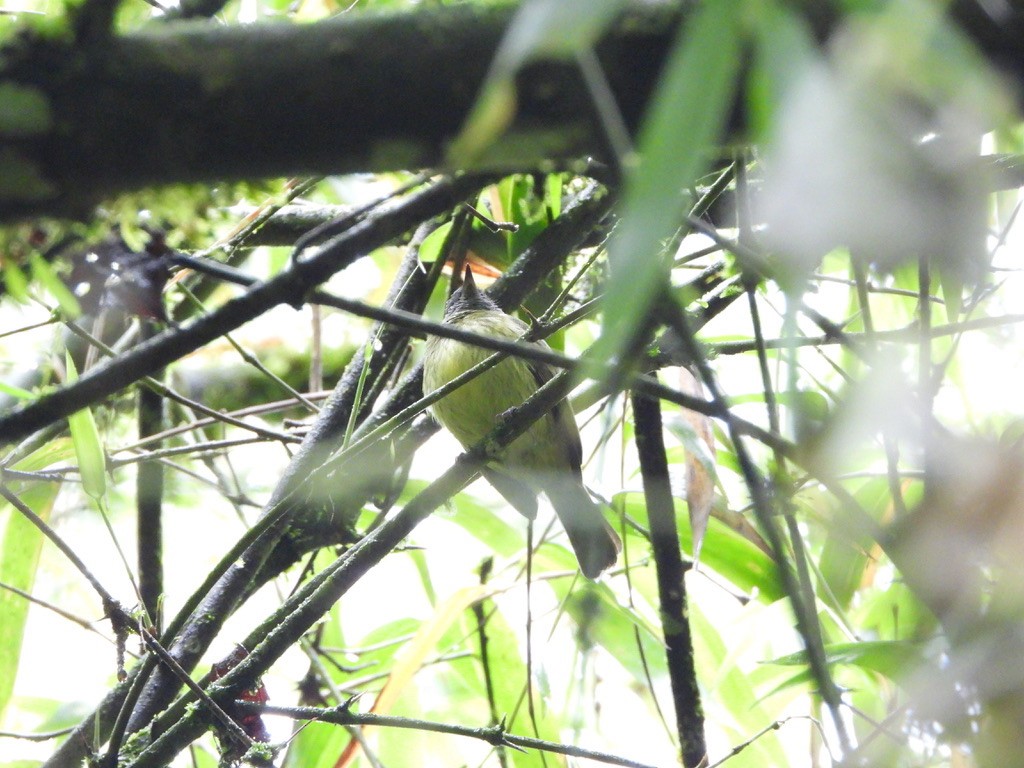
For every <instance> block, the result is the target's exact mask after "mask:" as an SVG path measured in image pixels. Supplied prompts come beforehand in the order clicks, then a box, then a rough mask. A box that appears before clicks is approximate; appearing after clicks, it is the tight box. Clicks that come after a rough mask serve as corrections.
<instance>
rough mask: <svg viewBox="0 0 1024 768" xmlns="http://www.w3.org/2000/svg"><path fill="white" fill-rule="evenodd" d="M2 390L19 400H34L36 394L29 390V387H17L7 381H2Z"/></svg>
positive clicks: (0, 390)
mask: <svg viewBox="0 0 1024 768" xmlns="http://www.w3.org/2000/svg"><path fill="white" fill-rule="evenodd" d="M0 392H2V393H4V394H5V395H10V396H11V397H15V398H17V399H18V400H32V399H34V398H35V395H34V394H32V393H31V392H29V391H28V390H27V389H22V388H21V387H16V386H14V385H13V384H7V383H6V382H3V381H0Z"/></svg>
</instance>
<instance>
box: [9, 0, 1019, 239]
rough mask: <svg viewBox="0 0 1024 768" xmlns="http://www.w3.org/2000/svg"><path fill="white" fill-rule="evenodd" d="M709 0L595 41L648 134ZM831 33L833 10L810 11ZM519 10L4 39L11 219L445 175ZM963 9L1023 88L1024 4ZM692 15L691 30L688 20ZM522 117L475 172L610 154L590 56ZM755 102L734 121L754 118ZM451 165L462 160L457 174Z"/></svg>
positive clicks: (621, 97)
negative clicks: (205, 194) (353, 175)
mask: <svg viewBox="0 0 1024 768" xmlns="http://www.w3.org/2000/svg"><path fill="white" fill-rule="evenodd" d="M694 4H695V0H685V1H681V2H678V3H655V2H648V3H643V4H637V5H635V6H632V7H631V9H630V10H629V11H628V12H626V13H625V14H623V15H622V16H621V17H620V18H619V19H618V21H616V22H615V24H613V26H612V27H611V29H610V30H609V31H608V32H607V34H606V35H605V36H604V38H603V40H602V41H601V42H600V43H599V45H598V46H597V55H598V59H599V61H600V62H601V65H602V68H603V71H604V74H605V76H606V77H607V78H608V82H609V86H610V88H611V91H612V94H613V95H614V98H615V101H616V105H617V107H618V109H619V110H620V111H621V113H622V117H623V119H624V121H625V124H626V126H627V128H628V129H629V130H630V131H632V132H633V133H634V134H635V132H636V128H637V126H638V125H639V123H640V120H641V118H642V116H643V112H644V107H645V105H646V104H647V102H648V100H649V98H650V96H651V93H652V90H653V88H654V86H655V84H656V83H657V79H658V74H659V72H660V69H661V66H662V64H663V62H664V61H665V58H666V54H667V52H668V50H669V48H670V46H671V45H672V41H673V39H674V37H675V35H676V33H677V31H678V30H679V29H680V28H684V27H685V23H686V20H687V18H688V16H689V14H690V9H691V8H692V7H693V6H694ZM798 6H799V7H800V9H801V11H802V12H803V13H804V14H805V18H806V19H807V21H808V23H809V24H810V25H811V27H812V28H813V30H814V34H815V36H816V37H817V38H818V39H819V40H821V41H824V40H826V39H827V38H828V37H829V35H830V34H831V32H832V31H833V29H834V28H835V26H836V24H837V23H838V20H839V18H840V17H839V16H838V15H837V13H838V12H837V11H836V10H835V8H834V7H833V6H832V5H831V4H825V3H800V4H798ZM514 11H515V7H514V6H500V7H494V6H486V7H473V6H451V7H431V8H425V9H421V10H417V11H414V12H404V13H389V14H378V13H358V14H356V13H352V14H342V15H339V16H338V17H336V18H334V19H330V20H327V21H323V22H319V23H315V24H308V25H298V24H291V23H285V22H281V23H272V22H271V23H260V24H252V25H239V26H234V27H224V26H218V25H214V24H211V23H209V22H173V23H156V22H154V23H153V24H152V25H151V26H150V27H147V28H146V29H144V30H141V31H138V32H133V33H131V34H125V35H116V36H113V37H101V38H100V39H97V40H96V41H92V42H84V43H81V44H76V43H75V42H74V36H73V35H71V34H70V33H67V30H66V29H65V30H64V32H63V33H62V32H58V31H54V30H53V29H51V30H50V31H49V32H45V33H44V32H40V31H35V32H32V31H28V30H25V31H23V32H21V33H18V34H12V35H10V36H8V38H7V39H6V40H5V41H4V43H3V45H2V47H0V221H4V220H12V219H17V218H25V217H29V216H35V215H62V216H85V215H88V213H89V211H90V210H91V207H92V206H93V205H95V204H96V203H97V202H98V201H99V200H101V199H103V198H104V197H105V196H109V195H112V194H115V193H119V192H123V191H128V190H135V189H139V188H143V187H146V186H150V185H157V184H168V183H176V182H202V183H212V182H215V181H218V180H222V181H223V180H237V179H257V178H269V177H281V176H290V175H303V174H310V175H315V174H332V173H348V172H382V171H391V170H409V169H420V168H437V169H445V166H446V164H447V151H448V148H449V146H450V143H451V141H452V140H453V139H454V138H455V137H456V136H457V135H458V132H459V130H460V128H461V127H462V126H463V125H464V124H465V121H466V118H467V116H468V115H469V112H470V110H471V108H472V106H473V104H474V103H475V101H476V98H477V96H478V95H479V93H480V86H481V84H482V83H483V81H484V79H485V77H486V74H487V72H488V69H489V67H490V66H491V62H492V59H493V58H494V54H495V51H496V50H497V48H498V46H499V43H500V41H501V39H502V35H503V33H504V31H505V29H506V28H507V27H508V24H509V21H510V20H511V18H512V15H513V13H514ZM949 12H950V14H951V15H952V17H953V18H954V20H955V22H956V23H957V24H958V25H959V27H960V28H961V29H962V30H963V31H964V32H965V33H966V34H967V35H968V36H969V37H970V38H971V39H972V40H973V41H974V42H975V43H976V45H977V46H978V47H979V49H980V50H981V51H982V52H983V53H984V54H985V55H986V56H987V57H988V59H989V61H990V62H991V63H992V64H993V65H994V66H995V67H996V68H997V69H998V70H999V71H1001V72H1004V73H1006V74H1008V75H1009V76H1010V77H1011V78H1013V79H1014V80H1015V81H1016V83H1017V84H1018V88H1017V94H1018V101H1021V99H1020V91H1021V89H1020V87H1019V84H1020V83H1021V82H1022V80H1024V7H1022V4H1021V3H1019V2H1013V3H1009V2H1008V3H1006V4H1004V7H1003V13H1002V15H1001V16H1000V17H999V18H995V17H993V16H991V15H990V14H988V13H986V12H985V10H984V9H983V8H982V4H980V3H977V2H975V0H958V1H957V2H953V3H952V4H951V7H950V10H949ZM681 25H682V27H681ZM517 96H518V101H517V105H516V110H517V111H516V114H515V117H514V120H513V122H512V124H511V126H510V127H509V129H508V130H507V131H506V132H505V133H504V134H503V136H502V138H501V140H500V141H498V142H496V143H495V145H494V146H493V147H492V148H491V150H490V151H489V153H488V154H487V155H486V156H484V157H482V158H480V160H479V163H478V164H477V165H476V167H477V168H487V169H493V170H529V169H534V168H538V167H541V166H542V165H543V164H544V163H546V162H550V161H552V160H555V161H557V160H570V159H576V158H581V157H585V156H595V157H601V155H602V154H603V152H604V148H605V146H606V142H605V141H604V139H603V134H602V131H601V128H600V126H599V125H597V122H596V121H595V120H594V119H593V117H592V116H593V115H594V109H593V108H592V106H591V100H590V98H589V96H588V92H587V89H586V87H585V86H584V84H583V80H582V78H581V76H580V74H579V71H578V69H577V67H576V65H575V64H573V63H571V62H552V61H543V62H542V61H538V62H535V63H533V64H530V65H528V66H527V67H525V68H524V69H523V70H522V71H521V72H520V73H519V75H518V77H517ZM742 102H743V97H741V98H740V101H739V102H738V105H737V108H736V109H735V110H734V112H733V115H732V119H731V121H730V124H729V127H728V129H729V131H730V132H732V133H733V134H737V133H738V132H740V131H741V130H742V126H743V111H742ZM448 170H450V169H448Z"/></svg>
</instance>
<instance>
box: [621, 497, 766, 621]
mask: <svg viewBox="0 0 1024 768" xmlns="http://www.w3.org/2000/svg"><path fill="white" fill-rule="evenodd" d="M674 501H675V505H676V524H677V527H678V531H679V542H680V544H681V545H682V548H683V551H685V552H686V553H687V554H689V555H690V556H691V557H692V555H693V537H692V535H691V532H690V525H689V518H688V515H687V512H686V505H685V504H684V503H683V501H681V500H680V499H674ZM612 502H613V504H614V505H615V507H616V509H622V510H623V511H625V513H626V514H627V515H628V516H629V517H630V518H632V519H634V520H636V521H637V522H638V523H639V524H640V525H642V526H644V527H645V528H646V527H647V507H646V505H645V503H644V495H643V494H642V493H638V492H630V493H621V494H618V495H616V496H615V497H614V498H613V500H612ZM620 505H621V506H620ZM700 564H701V568H711V569H712V570H714V571H716V572H717V573H720V574H721V575H722V576H724V577H725V578H726V579H728V580H729V581H731V582H732V583H733V584H735V585H736V586H737V587H739V588H740V589H741V590H743V591H744V592H755V591H756V592H757V594H758V598H759V599H760V600H763V601H765V602H774V601H775V600H779V599H781V598H782V597H785V590H784V589H783V587H782V580H781V577H780V576H779V571H778V568H776V566H775V563H774V561H773V560H772V559H771V558H770V557H768V555H766V554H765V553H764V552H763V551H762V550H760V549H758V547H757V546H755V545H754V544H752V543H751V542H750V541H749V540H748V539H746V538H744V537H743V536H741V535H740V534H738V533H737V532H736V531H734V530H733V529H732V528H729V527H728V526H727V525H725V524H724V523H722V522H721V521H720V520H718V519H717V518H715V517H712V518H711V519H710V520H708V529H707V532H706V533H705V534H704V544H703V548H702V549H701V554H700Z"/></svg>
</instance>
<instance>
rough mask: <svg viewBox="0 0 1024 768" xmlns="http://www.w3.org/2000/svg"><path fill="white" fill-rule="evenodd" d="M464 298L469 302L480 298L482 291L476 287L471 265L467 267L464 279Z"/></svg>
mask: <svg viewBox="0 0 1024 768" xmlns="http://www.w3.org/2000/svg"><path fill="white" fill-rule="evenodd" d="M462 297H463V298H464V299H467V300H468V299H477V298H479V297H480V289H479V288H477V287H476V280H474V279H473V270H472V269H470V268H469V265H467V266H466V274H465V275H463V277H462Z"/></svg>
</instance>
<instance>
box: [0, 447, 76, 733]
mask: <svg viewBox="0 0 1024 768" xmlns="http://www.w3.org/2000/svg"><path fill="white" fill-rule="evenodd" d="M70 457H71V444H70V442H69V441H67V440H54V441H51V442H50V443H47V444H46V445H45V446H43V447H42V448H40V449H38V450H37V451H35V452H34V453H32V454H30V455H29V456H27V457H25V458H24V459H23V460H22V461H20V462H18V463H17V464H16V465H15V466H14V469H18V470H21V471H23V472H37V471H39V470H42V469H45V468H46V467H48V466H51V465H52V464H54V463H56V462H57V461H61V460H64V459H67V458H70ZM11 490H12V492H14V493H16V494H17V495H18V497H19V498H20V499H21V500H22V501H23V502H24V503H25V504H26V505H28V506H29V507H30V508H31V509H32V510H33V511H34V512H35V513H36V514H37V515H39V516H40V517H42V518H43V519H44V520H46V519H47V518H48V517H49V515H50V510H51V509H52V508H53V503H54V501H55V500H56V498H57V493H58V492H59V491H60V483H54V482H39V483H31V484H26V485H25V486H24V487H20V484H12V485H11ZM42 543H43V534H42V533H41V532H40V531H39V529H38V528H36V527H35V526H34V525H32V523H30V522H29V521H28V520H26V519H25V518H24V517H23V516H22V515H21V514H19V513H18V512H17V511H15V510H14V509H13V508H12V507H11V506H10V505H9V504H7V503H6V502H0V582H3V583H4V584H8V585H10V586H12V587H16V588H17V589H20V590H22V591H23V592H29V593H31V592H32V587H33V585H34V583H35V577H36V569H37V567H38V564H39V553H40V550H41V548H42ZM28 609H29V602H28V601H27V600H26V599H25V598H23V597H21V596H20V595H16V594H15V593H13V592H10V591H8V590H6V589H0V719H2V716H3V713H4V710H5V708H6V706H7V704H8V703H9V702H10V699H11V695H12V693H13V692H14V680H15V678H16V677H17V673H18V663H19V660H20V659H21V648H22V640H23V636H24V631H25V621H26V619H27V618H28Z"/></svg>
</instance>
